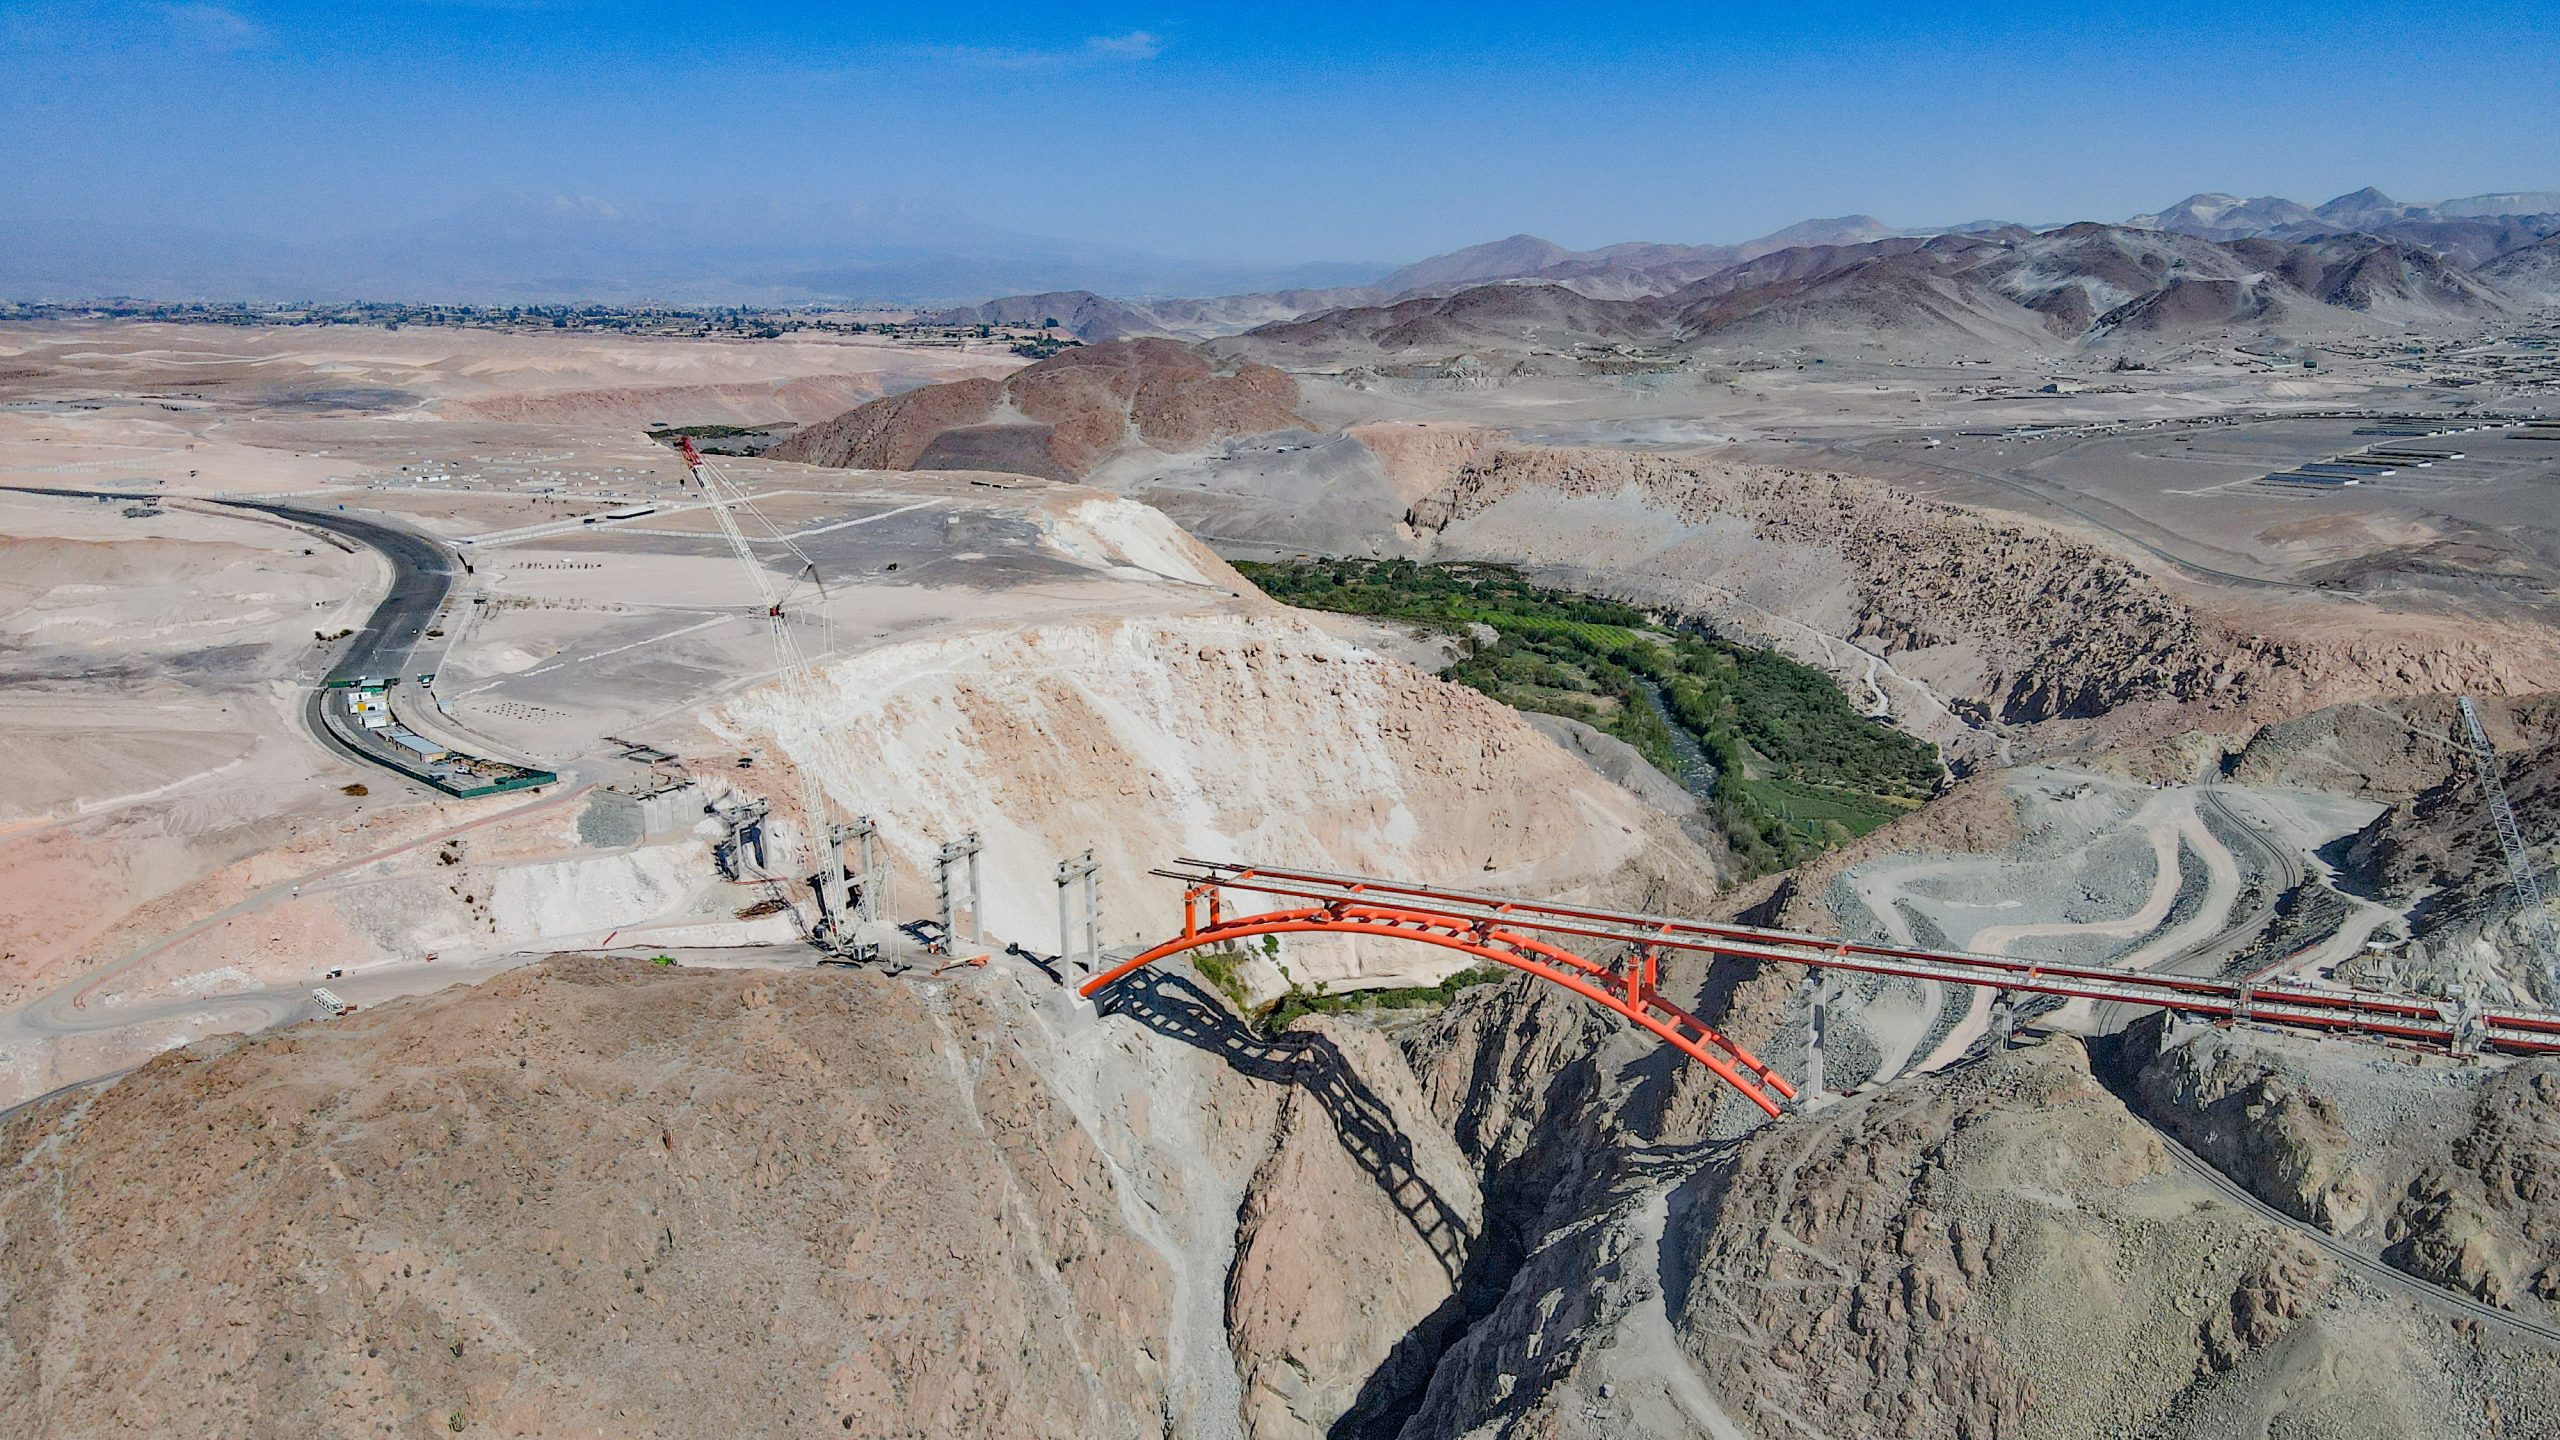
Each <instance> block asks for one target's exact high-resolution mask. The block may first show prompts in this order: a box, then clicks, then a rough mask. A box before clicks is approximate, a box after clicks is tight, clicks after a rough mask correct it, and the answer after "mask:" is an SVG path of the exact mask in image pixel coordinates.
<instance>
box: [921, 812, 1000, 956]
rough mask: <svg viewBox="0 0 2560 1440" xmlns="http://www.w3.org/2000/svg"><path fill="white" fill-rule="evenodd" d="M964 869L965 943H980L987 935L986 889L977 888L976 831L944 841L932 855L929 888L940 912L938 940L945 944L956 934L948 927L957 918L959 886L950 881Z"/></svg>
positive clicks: (957, 877)
mask: <svg viewBox="0 0 2560 1440" xmlns="http://www.w3.org/2000/svg"><path fill="white" fill-rule="evenodd" d="M964 867H965V869H966V878H967V881H968V891H969V901H968V911H969V943H970V944H972V945H978V944H983V943H984V942H985V941H986V938H987V918H986V909H987V907H986V905H985V904H984V903H983V900H982V897H983V896H984V895H985V893H986V892H984V891H982V890H980V889H979V888H978V832H977V831H975V830H972V831H970V832H969V833H968V834H967V835H966V836H964V837H962V838H961V839H958V840H953V841H950V842H948V843H947V844H945V845H944V846H943V847H942V849H941V850H939V851H937V852H935V854H934V857H933V888H934V892H935V897H936V899H937V900H938V902H939V904H940V908H941V912H942V943H943V944H944V945H946V946H948V945H949V944H950V943H951V942H952V941H953V939H955V938H956V936H955V935H954V933H953V930H952V926H953V924H954V923H955V922H956V921H957V920H958V919H959V918H960V917H959V912H960V908H961V905H960V898H959V893H958V891H959V887H958V886H956V885H954V884H953V883H952V882H953V881H954V880H956V879H959V878H961V876H960V873H959V872H961V871H962V870H963V868H964Z"/></svg>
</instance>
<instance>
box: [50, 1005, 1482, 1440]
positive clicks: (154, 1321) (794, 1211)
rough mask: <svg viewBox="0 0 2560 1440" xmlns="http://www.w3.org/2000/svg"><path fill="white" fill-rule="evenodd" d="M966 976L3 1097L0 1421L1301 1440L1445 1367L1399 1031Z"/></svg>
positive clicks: (393, 1043) (468, 1014)
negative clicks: (1110, 1002)
mask: <svg viewBox="0 0 2560 1440" xmlns="http://www.w3.org/2000/svg"><path fill="white" fill-rule="evenodd" d="M965 973H967V974H968V975H969V976H970V978H969V980H967V981H965V982H962V983H951V984H942V983H933V982H925V981H919V980H916V979H890V978H886V977H882V976H879V975H875V974H869V973H848V972H816V971H806V970H802V971H792V972H775V971H760V970H690V969H675V970H668V969H661V968H658V967H653V966H648V965H643V964H637V963H633V962H627V961H606V960H599V959H593V958H580V957H571V958H561V959H555V960H553V961H551V962H548V963H546V964H543V965H540V966H537V967H535V968H533V969H530V970H525V971H519V972H515V973H513V974H510V975H507V976H504V977H502V978H500V979H497V980H494V981H491V982H488V983H487V984H484V985H481V986H478V987H473V988H457V989H454V990H449V991H446V992H443V993H442V994H439V995H435V996H429V997H422V998H419V999H415V1000H408V1001H399V1002H394V1003H393V1004H391V1005H388V1006H385V1007H383V1008H382V1009H380V1010H377V1011H369V1012H367V1013H366V1014H364V1015H362V1016H355V1017H349V1018H347V1019H345V1020H343V1021H339V1022H334V1023H331V1024H328V1025H325V1026H323V1025H317V1024H313V1025H304V1026H300V1027H296V1028H294V1029H290V1030H285V1031H282V1032H277V1033H271V1034H269V1035H266V1036H263V1037H259V1038H255V1039H240V1038H236V1037H235V1038H228V1039H224V1040H217V1041H210V1042H206V1043H205V1044H202V1045H198V1046H194V1047H190V1048H188V1049H186V1050H182V1051H178V1052H173V1053H171V1054H168V1055H164V1056H162V1057H161V1058H159V1059H158V1060H156V1061H154V1062H153V1063H151V1064H150V1065H148V1066H146V1067H144V1068H143V1069H142V1070H141V1071H140V1072H138V1073H136V1074H135V1075H133V1076H131V1077H129V1078H128V1079H126V1080H124V1081H122V1082H120V1083H117V1084H115V1085H113V1086H112V1087H110V1088H108V1089H106V1090H104V1091H103V1092H92V1093H85V1094H75V1095H70V1096H65V1097H61V1098H56V1099H53V1100H48V1101H44V1102H40V1103H38V1104H36V1105H34V1106H32V1107H30V1108H28V1109H26V1110H24V1111H21V1112H19V1113H17V1114H14V1115H12V1116H10V1117H8V1118H7V1119H6V1121H5V1122H0V1437H7V1440H34V1437H40V1436H41V1437H57V1436H74V1435H106V1434H154V1433H156V1434H170V1435H220V1434H234V1435H278V1436H292V1435H343V1434H392V1435H400V1436H413V1437H428V1436H433V1437H437V1440H451V1437H452V1436H454V1435H466V1436H467V1435H514V1436H556V1435H570V1434H596V1433H605V1434H613V1435H624V1436H664V1437H691V1436H700V1435H716V1434H734V1435H784V1434H797V1435H818V1434H826V1435H847V1434H850V1435H855V1436H870V1437H892V1436H894V1437H922V1436H950V1435H969V1436H988V1437H997V1436H1002V1437H1016V1436H1059V1437H1068V1436H1073V1437H1090V1436H1142V1435H1144V1436H1156V1435H1188V1434H1227V1435H1246V1436H1251V1437H1254V1440H1314V1437H1317V1436H1320V1435H1323V1434H1324V1433H1325V1432H1326V1430H1327V1428H1328V1427H1330V1426H1332V1425H1333V1424H1334V1423H1335V1422H1336V1420H1337V1419H1339V1418H1340V1417H1341V1416H1342V1415H1343V1414H1344V1413H1345V1412H1347V1411H1350V1410H1352V1409H1353V1408H1355V1407H1356V1406H1358V1405H1359V1404H1360V1403H1362V1397H1363V1392H1364V1389H1366V1388H1367V1387H1370V1386H1371V1385H1372V1384H1373V1383H1375V1382H1376V1377H1377V1376H1378V1374H1379V1373H1380V1372H1381V1371H1382V1370H1386V1369H1390V1368H1392V1367H1393V1366H1396V1365H1404V1366H1408V1367H1409V1366H1412V1365H1414V1364H1416V1363H1417V1359H1416V1357H1417V1356H1419V1357H1427V1356H1429V1355H1432V1354H1435V1353H1436V1347H1435V1346H1434V1345H1432V1344H1430V1343H1428V1342H1429V1341H1431V1340H1432V1338H1433V1337H1434V1336H1435V1335H1436V1333H1437V1328H1438V1327H1442V1326H1445V1325H1446V1324H1447V1323H1448V1319H1447V1318H1446V1315H1444V1311H1447V1314H1454V1311H1448V1310H1447V1307H1448V1306H1449V1301H1450V1297H1451V1295H1452V1292H1453V1287H1454V1285H1455V1284H1456V1277H1457V1276H1458V1275H1460V1274H1461V1273H1463V1271H1464V1270H1465V1267H1466V1266H1467V1264H1468V1263H1469V1259H1470V1252H1471V1247H1472V1246H1473V1244H1474V1237H1475V1235H1476V1233H1477V1232H1478V1230H1479V1229H1480V1228H1481V1223H1482V1222H1481V1202H1480V1200H1479V1199H1478V1197H1477V1196H1476V1194H1475V1191H1474V1187H1473V1182H1472V1179H1471V1177H1470V1174H1469V1171H1468V1168H1467V1166H1466V1163H1465V1162H1464V1161H1463V1160H1462V1158H1461V1157H1460V1156H1459V1154H1458V1152H1457V1150H1456V1148H1455V1147H1454V1145H1453V1144H1452V1143H1451V1142H1450V1141H1449V1140H1448V1139H1447V1138H1446V1137H1445V1136H1443V1135H1442V1134H1440V1133H1439V1132H1438V1130H1437V1128H1436V1127H1435V1126H1434V1125H1433V1123H1432V1121H1431V1119H1430V1117H1429V1114H1428V1112H1427V1110H1425V1109H1423V1107H1422V1103H1421V1100H1420V1098H1419V1093H1418V1091H1417V1089H1416V1087H1415V1082H1414V1080H1413V1079H1412V1077H1411V1075H1410V1074H1409V1072H1407V1071H1406V1070H1405V1068H1404V1065H1403V1062H1402V1060H1401V1059H1400V1058H1399V1057H1398V1056H1397V1055H1396V1053H1395V1051H1394V1048H1393V1047H1392V1046H1390V1045H1387V1044H1386V1043H1385V1042H1384V1041H1383V1040H1382V1039H1380V1038H1379V1037H1378V1036H1376V1035H1375V1034H1374V1033H1373V1032H1367V1031H1356V1032H1355V1031H1351V1030H1341V1029H1328V1028H1326V1027H1325V1026H1323V1025H1314V1026H1311V1027H1308V1028H1307V1029H1305V1030H1303V1031H1302V1032H1299V1033H1296V1034H1294V1035H1292V1036H1289V1037H1283V1038H1282V1039H1281V1040H1279V1041H1276V1042H1268V1043H1266V1042H1263V1041H1261V1040H1259V1039H1257V1038H1255V1037H1252V1036H1250V1035H1247V1034H1245V1033H1243V1032H1242V1031H1240V1030H1238V1029H1237V1028H1236V1027H1235V1026H1234V1023H1233V1022H1232V1021H1231V1020H1228V1019H1226V1018H1225V1016H1224V1012H1223V1011H1220V1010H1218V1009H1217V1008H1216V1006H1215V1004H1214V1003H1213V1002H1207V1001H1206V1000H1205V997H1203V996H1202V995H1201V993H1200V992H1198V991H1196V990H1193V991H1186V990H1182V989H1179V988H1174V989H1167V990H1163V991H1161V992H1156V993H1153V994H1151V995H1150V996H1149V997H1146V998H1144V999H1142V1000H1140V1001H1138V1002H1136V1005H1135V1007H1134V1008H1135V1011H1136V1013H1139V1014H1141V1015H1143V1017H1144V1021H1143V1023H1141V1022H1140V1021H1137V1020H1132V1019H1127V1018H1123V1019H1118V1020H1114V1021H1110V1022H1107V1025H1106V1024H1104V1023H1101V1022H1094V1021H1090V1020H1088V1021H1084V1022H1074V1021H1069V1020H1062V1019H1061V1018H1060V1017H1058V1016H1056V1015H1054V1014H1049V1013H1048V1012H1046V1011H1044V1010H1043V1009H1042V1008H1041V1007H1040V1006H1039V1005H1037V1004H1035V1003H1034V1002H1033V1000H1032V998H1031V995H1030V992H1029V991H1028V990H1027V989H1026V988H1025V987H1024V986H1023V985H1021V984H1019V983H1017V982H1015V981H1014V980H1012V979H1011V978H1010V977H1009V976H1008V975H1006V974H1003V973H997V972H990V971H973V972H965ZM1049 998H1050V999H1051V1000H1054V998H1055V996H1054V992H1052V994H1051V996H1050V997H1049ZM1240 1217H1241V1218H1240ZM1355 1259H1356V1262H1357V1263H1356V1264H1354V1263H1349V1262H1351V1261H1353V1260H1355ZM1231 1272H1232V1273H1231ZM1435 1317H1441V1318H1435ZM1231 1334H1232V1339H1231V1338H1230V1335H1231ZM1371 1403H1375V1402H1374V1401H1372V1402H1371Z"/></svg>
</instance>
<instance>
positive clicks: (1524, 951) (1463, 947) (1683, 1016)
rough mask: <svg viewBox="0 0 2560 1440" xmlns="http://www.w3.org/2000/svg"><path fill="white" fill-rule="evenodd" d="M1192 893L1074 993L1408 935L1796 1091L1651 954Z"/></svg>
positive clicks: (1368, 908) (1761, 1099) (1733, 1071)
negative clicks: (1703, 1011)
mask: <svg viewBox="0 0 2560 1440" xmlns="http://www.w3.org/2000/svg"><path fill="white" fill-rule="evenodd" d="M1195 898H1197V897H1196V896H1194V895H1186V896H1185V897H1184V911H1185V922H1184V925H1183V933H1182V934H1180V935H1178V936H1176V937H1174V938H1173V939H1171V940H1168V941H1166V942H1164V943H1163V944H1161V945H1158V946H1156V947H1155V948H1153V949H1151V950H1147V951H1145V952H1143V953H1141V954H1139V955H1137V956H1135V957H1133V958H1131V959H1128V960H1124V961H1122V962H1121V963H1120V964H1118V965H1115V966H1113V967H1112V968H1110V969H1108V970H1105V971H1103V972H1102V973H1101V974H1099V975H1096V976H1094V977H1093V978H1092V979H1090V980H1088V981H1086V982H1085V983H1084V984H1083V985H1081V986H1079V987H1078V991H1077V993H1079V994H1081V995H1084V996H1085V997H1087V998H1088V999H1090V998H1092V997H1093V996H1095V995H1097V994H1099V993H1100V992H1101V991H1103V990H1106V989H1108V988H1110V987H1111V986H1112V985H1114V984H1117V983H1118V982H1119V981H1120V980H1121V979H1122V978H1124V977H1126V976H1128V975H1131V974H1134V973H1135V972H1137V971H1139V970H1141V969H1144V968H1145V967H1147V966H1149V965H1153V964H1154V963H1156V962H1157V961H1159V960H1163V959H1166V958H1168V957H1170V956H1173V955H1178V954H1181V953H1182V952H1183V951H1186V950H1196V949H1198V948H1200V947H1202V946H1204V945H1221V944H1225V943H1228V942H1230V941H1235V940H1246V939H1252V938H1254V937H1257V936H1262V935H1292V934H1309V933H1326V934H1337V935H1375V936H1383V937H1386V938H1390V939H1396V940H1412V941H1416V942H1419V943H1421V944H1425V945H1437V946H1439V947H1441V948H1443V949H1447V950H1456V951H1458V952H1460V953H1462V954H1467V955H1473V956H1475V957H1477V958H1478V959H1483V960H1490V961H1493V962H1494V963H1496V964H1499V965H1507V966H1509V967H1511V968H1512V969H1514V970H1519V971H1523V972H1525V973H1527V974H1530V975H1534V976H1536V977H1538V978H1539V979H1541V980H1544V981H1547V982H1548V983H1550V984H1554V985H1561V986H1563V987H1564V988H1565V989H1567V990H1571V991H1572V992H1574V993H1575V994H1577V995H1580V996H1582V997H1583V998H1584V999H1587V1000H1590V1001H1592V1002H1593V1003H1595V1004H1598V1005H1601V1006H1605V1007H1606V1008H1608V1009H1610V1010H1613V1011H1616V1012H1617V1013H1618V1014H1620V1015H1623V1016H1625V1017H1627V1018H1628V1019H1629V1020H1632V1021H1634V1022H1635V1023H1636V1024H1637V1025H1639V1026H1641V1027H1643V1028H1644V1029H1645V1030H1647V1031H1649V1032H1650V1033H1651V1034H1652V1035H1653V1036H1654V1037H1655V1038H1657V1039H1659V1040H1660V1041H1662V1043H1664V1044H1666V1045H1669V1046H1671V1047H1672V1048H1673V1049H1675V1050H1678V1051H1679V1052H1680V1053H1682V1054H1683V1055H1686V1056H1688V1057H1689V1058H1690V1059H1692V1060H1695V1061H1697V1062H1698V1063H1699V1064H1701V1065H1703V1066H1705V1067H1706V1068H1707V1069H1708V1070H1709V1071H1711V1072H1712V1073H1714V1075H1715V1076H1716V1077H1717V1078H1718V1079H1720V1080H1722V1081H1724V1082H1725V1083H1726V1084H1728V1085H1730V1086H1732V1087H1733V1088H1734V1089H1736V1090H1738V1091H1740V1092H1741V1093H1742V1096H1743V1098H1744V1099H1747V1100H1749V1101H1750V1102H1751V1103H1752V1104H1754V1105H1757V1106H1759V1107H1760V1108H1761V1109H1762V1110H1765V1111H1767V1112H1768V1113H1769V1114H1771V1115H1776V1114H1778V1113H1780V1112H1779V1108H1778V1100H1776V1099H1772V1098H1770V1095H1769V1091H1772V1090H1774V1091H1776V1092H1777V1094H1778V1097H1779V1098H1780V1099H1788V1100H1792V1099H1794V1098H1795V1094H1796V1091H1795V1087H1794V1086H1793V1085H1791V1084H1789V1083H1787V1079H1786V1077H1785V1076H1783V1075H1780V1074H1779V1073H1778V1072H1777V1071H1775V1070H1773V1069H1771V1068H1770V1067H1769V1066H1768V1065H1767V1064H1766V1063H1765V1062H1763V1061H1762V1060H1761V1059H1760V1058H1759V1057H1758V1056H1756V1055H1754V1054H1752V1053H1751V1052H1750V1051H1748V1050H1746V1049H1744V1048H1743V1047H1742V1046H1741V1045H1739V1044H1736V1043H1735V1042H1734V1041H1733V1039H1732V1038H1731V1037H1729V1036H1727V1035H1725V1034H1724V1033H1723V1032H1722V1031H1719V1030H1717V1029H1716V1028H1715V1027H1713V1026H1711V1025H1708V1024H1706V1023H1705V1022H1704V1021H1701V1020H1699V1019H1698V1018H1697V1017H1696V1016H1694V1015H1691V1014H1690V1013H1689V1012H1688V1011H1686V1010H1683V1009H1681V1008H1680V1007H1679V1006H1677V1005H1674V1004H1672V1003H1671V1002H1670V1001H1668V1000H1666V999H1664V998H1663V997H1662V996H1661V995H1660V994H1659V993H1657V992H1656V991H1655V990H1654V988H1653V977H1654V970H1653V965H1652V963H1651V961H1650V960H1649V959H1648V960H1646V961H1645V962H1643V963H1641V964H1640V965H1639V966H1636V967H1631V968H1628V969H1624V970H1621V969H1618V968H1613V967H1610V966H1605V965H1601V964H1598V963H1596V962H1594V961H1591V960H1586V959H1584V958H1583V957H1581V956H1579V955H1576V954H1574V953H1573V952H1572V951H1570V950H1565V949H1562V948H1560V947H1558V946H1554V945H1550V944H1547V943H1546V942H1544V941H1542V940H1538V939H1535V938H1533V937H1531V936H1527V935H1520V934H1514V933H1512V932H1510V931H1507V930H1503V929H1499V928H1496V927H1494V926H1491V925H1488V924H1484V923H1482V922H1479V921H1475V920H1454V919H1451V918H1449V917H1446V916H1440V915H1433V914H1430V913H1428V912H1426V911H1419V910H1405V909H1388V908H1385V907H1381V906H1372V905H1358V904H1350V903H1337V904H1331V905H1322V906H1312V907H1308V908H1304V909H1293V910H1271V911H1264V912H1261V913H1259V914H1254V915H1245V916H1239V917H1237V918H1234V919H1218V918H1214V917H1216V915H1217V910H1216V906H1215V901H1214V897H1213V898H1212V904H1211V908H1210V914H1211V916H1212V917H1213V918H1212V920H1211V922H1210V923H1209V924H1207V925H1205V926H1204V925H1199V924H1197V923H1196V920H1197V915H1196V912H1195V911H1194V910H1193V908H1192V905H1191V901H1192V900H1193V899H1195ZM1718 1052H1721V1053H1718ZM1764 1086H1765V1087H1766V1088H1765V1089H1764V1088H1763V1087H1764Z"/></svg>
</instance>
